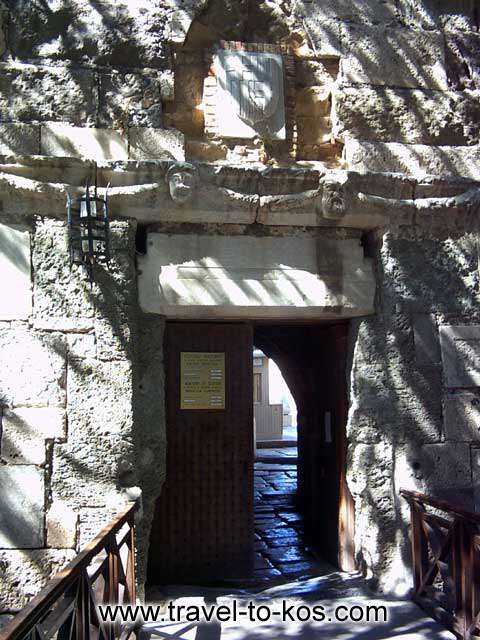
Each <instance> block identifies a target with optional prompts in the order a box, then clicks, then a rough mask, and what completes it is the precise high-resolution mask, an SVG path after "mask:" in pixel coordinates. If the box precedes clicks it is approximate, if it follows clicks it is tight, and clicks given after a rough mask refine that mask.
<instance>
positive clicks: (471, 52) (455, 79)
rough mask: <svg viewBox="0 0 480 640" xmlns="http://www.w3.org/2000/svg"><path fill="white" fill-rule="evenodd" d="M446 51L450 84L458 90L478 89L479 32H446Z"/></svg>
mask: <svg viewBox="0 0 480 640" xmlns="http://www.w3.org/2000/svg"><path fill="white" fill-rule="evenodd" d="M446 51H447V56H446V59H447V69H448V78H449V81H450V84H451V86H452V87H453V88H454V89H457V90H459V91H462V90H465V89H473V90H475V89H477V90H478V89H480V34H479V33H478V32H475V31H469V32H467V33H464V32H461V31H455V32H452V33H447V35H446Z"/></svg>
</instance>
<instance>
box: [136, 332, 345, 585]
mask: <svg viewBox="0 0 480 640" xmlns="http://www.w3.org/2000/svg"><path fill="white" fill-rule="evenodd" d="M347 331H348V324H347V323H336V324H316V325H298V326H292V325H277V326H267V325H257V326H252V325H251V324H248V323H246V324H228V323H225V324H219V323H218V324H212V323H195V324H193V323H189V324H186V323H169V325H168V327H167V331H166V343H165V348H166V353H167V363H166V376H167V380H166V389H167V443H168V444H167V480H166V482H165V485H164V487H163V490H162V494H161V496H160V498H159V499H158V500H157V505H156V511H155V516H154V522H153V526H152V533H151V540H150V541H151V545H150V554H149V566H148V582H149V584H150V585H154V584H157V585H159V584H167V583H177V584H178V583H182V582H183V583H184V584H185V583H190V584H213V583H221V582H232V581H233V582H237V584H240V585H241V584H242V583H243V584H244V585H245V586H246V585H247V584H252V583H258V582H263V581H264V580H267V581H268V580H270V579H275V578H278V579H279V580H281V579H283V578H288V579H291V578H295V576H296V575H305V573H307V574H308V573H309V572H312V574H313V575H314V574H318V573H322V572H323V573H325V571H326V569H327V568H328V570H331V569H334V568H338V567H340V568H342V569H351V568H353V566H352V564H351V557H350V555H349V554H350V549H351V540H352V538H353V529H352V518H351V516H350V508H349V505H350V502H349V497H348V495H346V491H345V482H344V476H343V473H344V468H345V453H344V449H345V424H346V417H347V407H346V375H345V370H346V345H347ZM253 344H255V346H257V347H258V348H260V349H261V350H262V351H263V352H264V353H265V354H266V355H267V356H268V357H270V358H273V359H274V360H275V362H276V363H277V364H278V366H279V367H280V369H281V372H282V374H283V376H284V378H285V381H286V382H287V384H288V386H289V388H290V390H291V392H292V394H293V396H294V399H295V402H296V405H297V409H298V418H297V425H298V426H297V430H298V464H295V463H293V461H292V460H289V461H288V463H287V464H280V463H279V462H275V463H274V462H271V463H269V462H268V461H267V462H257V463H255V476H254V452H253V401H252V399H253V372H252V350H253ZM185 352H186V353H192V352H196V353H197V354H202V353H209V354H210V355H211V354H212V353H215V354H217V355H218V354H219V353H220V354H223V355H224V357H225V370H224V376H225V398H224V406H223V405H222V407H215V408H210V409H205V408H203V409H198V408H197V409H189V408H187V409H186V408H185V407H182V399H181V389H182V385H184V384H185V381H184V380H183V374H182V373H181V371H180V368H181V367H180V362H181V359H182V354H183V353H185ZM187 382H188V379H187ZM254 485H255V486H254ZM282 538H283V540H282ZM307 565H308V567H307Z"/></svg>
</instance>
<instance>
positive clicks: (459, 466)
mask: <svg viewBox="0 0 480 640" xmlns="http://www.w3.org/2000/svg"><path fill="white" fill-rule="evenodd" d="M418 465H419V468H418V472H419V475H420V476H421V477H422V480H423V482H424V486H425V493H428V494H429V495H434V496H435V497H436V498H440V499H442V498H443V499H446V500H453V501H454V503H455V504H458V503H459V502H460V503H461V504H465V502H468V501H469V500H471V498H472V493H473V488H472V465H471V459H470V446H469V445H468V444H465V443H457V442H444V443H439V444H426V445H424V446H423V447H422V448H421V450H420V451H419V456H418Z"/></svg>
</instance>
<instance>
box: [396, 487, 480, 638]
mask: <svg viewBox="0 0 480 640" xmlns="http://www.w3.org/2000/svg"><path fill="white" fill-rule="evenodd" d="M400 493H401V495H402V496H403V497H404V498H405V499H406V500H407V501H408V503H409V504H410V515H411V542H412V556H413V577H414V592H413V600H414V601H415V602H416V603H417V604H418V605H419V606H420V607H422V609H424V610H425V611H427V612H428V613H429V614H430V615H431V616H432V617H434V618H436V619H437V620H438V621H439V622H441V623H442V624H444V625H445V626H446V627H448V628H449V629H450V630H451V631H453V633H454V634H455V635H456V636H457V638H462V639H464V640H473V639H474V638H478V637H479V636H480V514H477V513H472V512H470V511H465V510H464V509H461V508H458V507H455V506H453V505H451V504H449V503H448V502H445V501H443V500H435V499H433V498H430V497H429V496H426V495H424V494H421V493H416V492H413V491H401V492H400Z"/></svg>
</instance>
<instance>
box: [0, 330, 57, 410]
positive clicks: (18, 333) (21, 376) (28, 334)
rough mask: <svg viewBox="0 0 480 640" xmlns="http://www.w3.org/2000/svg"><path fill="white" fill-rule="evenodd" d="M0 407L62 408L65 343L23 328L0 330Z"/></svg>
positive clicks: (53, 337)
mask: <svg viewBox="0 0 480 640" xmlns="http://www.w3.org/2000/svg"><path fill="white" fill-rule="evenodd" d="M0 353H1V354H2V363H3V365H2V367H1V368H0V404H3V405H6V406H10V407H12V406H18V405H20V406H22V405H23V406H33V407H35V406H46V405H50V406H57V407H61V406H64V405H65V399H66V397H65V376H66V367H65V343H64V341H63V339H62V338H60V337H58V336H53V335H42V334H38V333H36V332H34V331H30V330H28V329H23V328H12V329H1V330H0Z"/></svg>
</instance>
